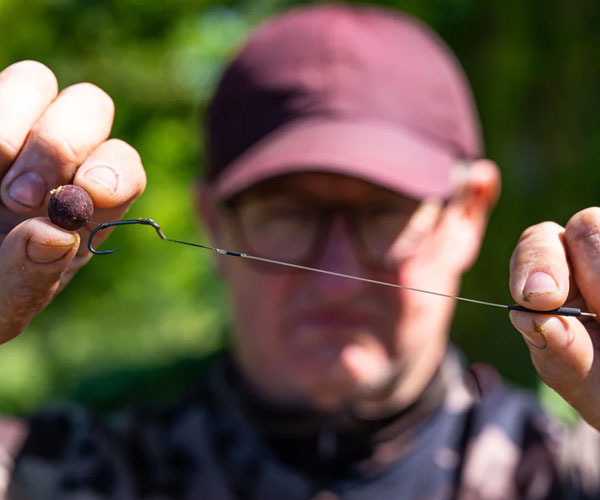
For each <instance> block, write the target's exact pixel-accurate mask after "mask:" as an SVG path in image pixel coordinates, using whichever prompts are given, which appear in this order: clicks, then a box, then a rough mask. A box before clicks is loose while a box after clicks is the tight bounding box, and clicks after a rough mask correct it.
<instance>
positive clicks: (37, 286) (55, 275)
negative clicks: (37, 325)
mask: <svg viewBox="0 0 600 500" xmlns="http://www.w3.org/2000/svg"><path fill="white" fill-rule="evenodd" d="M78 247H79V235H78V234H77V233H74V232H70V231H65V230H63V229H60V228H57V227H56V226H54V225H53V224H51V223H50V221H49V220H48V219H46V218H42V217H39V218H34V219H28V220H26V221H25V222H22V223H21V224H19V225H18V226H16V227H15V228H14V229H13V230H12V231H10V233H8V235H7V236H6V238H5V239H4V241H3V242H2V245H1V246H0V282H1V283H2V287H1V289H0V343H3V342H7V341H8V340H10V339H12V338H13V337H16V336H17V335H18V334H19V333H21V332H22V331H23V330H24V329H25V328H26V327H27V325H28V324H29V322H30V321H31V320H32V318H33V317H34V316H35V315H36V314H37V313H39V312H40V311H41V310H42V309H43V308H44V307H45V306H46V305H47V304H48V302H50V300H51V299H52V297H53V296H54V295H55V293H56V291H57V289H58V287H59V284H60V277H61V275H62V274H63V272H64V271H65V270H66V269H67V266H68V265H69V263H70V262H71V260H72V259H73V257H74V256H75V254H76V252H77V249H78Z"/></svg>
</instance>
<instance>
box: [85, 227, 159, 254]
mask: <svg viewBox="0 0 600 500" xmlns="http://www.w3.org/2000/svg"><path fill="white" fill-rule="evenodd" d="M129 224H141V225H143V226H152V227H153V228H154V229H155V230H156V233H157V234H158V236H160V238H161V239H162V240H166V239H167V237H166V236H165V235H164V233H163V232H162V230H161V229H160V225H159V224H158V222H156V221H155V220H154V219H148V218H141V219H127V220H118V221H113V222H104V223H102V224H100V225H99V226H98V227H96V228H95V229H94V230H93V231H92V232H91V233H90V236H89V238H88V245H87V246H88V250H89V251H90V252H92V253H93V254H94V255H109V254H111V253H115V252H118V249H116V250H96V249H95V248H94V247H93V246H92V239H93V238H94V236H95V235H96V233H97V232H98V231H102V230H103V229H106V228H109V227H113V226H125V225H129Z"/></svg>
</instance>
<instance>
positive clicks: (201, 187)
mask: <svg viewBox="0 0 600 500" xmlns="http://www.w3.org/2000/svg"><path fill="white" fill-rule="evenodd" d="M195 198H196V213H197V215H198V217H199V218H200V220H201V221H202V222H203V224H204V227H205V228H206V231H207V233H208V236H209V237H210V239H211V241H212V242H213V244H218V242H219V241H220V239H221V238H220V235H221V224H220V221H219V214H218V208H217V200H216V198H215V196H214V193H213V191H212V189H211V186H210V184H208V183H206V182H205V181H204V180H198V182H197V183H196V186H195Z"/></svg>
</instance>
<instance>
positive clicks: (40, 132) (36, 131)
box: [31, 123, 83, 164]
mask: <svg viewBox="0 0 600 500" xmlns="http://www.w3.org/2000/svg"><path fill="white" fill-rule="evenodd" d="M31 135H32V136H34V137H35V138H36V140H37V142H38V143H39V144H42V145H43V146H42V147H43V148H44V149H46V150H47V152H48V153H49V154H50V155H51V157H52V158H54V159H56V160H57V161H58V162H59V163H61V164H62V163H66V164H77V163H79V162H80V161H81V160H82V159H83V158H82V157H81V154H82V153H81V152H80V151H78V148H76V147H75V146H74V145H73V144H72V143H71V142H70V141H69V140H68V139H67V138H66V137H59V136H58V135H57V134H56V133H54V132H53V131H52V130H50V129H48V128H47V127H44V126H42V124H40V123H36V124H35V125H34V126H33V127H32V129H31Z"/></svg>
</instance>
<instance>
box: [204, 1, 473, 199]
mask: <svg viewBox="0 0 600 500" xmlns="http://www.w3.org/2000/svg"><path fill="white" fill-rule="evenodd" d="M207 116H208V123H207V127H206V130H207V164H206V178H207V180H208V182H210V183H211V184H212V188H213V189H214V191H215V193H216V196H217V197H218V198H227V197H230V196H232V195H234V194H236V193H239V192H240V191H242V190H244V189H246V188H248V187H250V186H252V185H254V184H256V183H258V182H261V181H263V180H266V179H270V178H273V177H277V176H281V175H285V174H291V173H295V172H332V173H339V174H344V175H349V176H352V177H356V178H359V179H363V180H367V181H369V182H372V183H374V184H377V185H380V186H383V187H386V188H389V189H392V190H394V191H398V192H401V193H404V194H407V195H410V196H414V197H418V198H421V197H427V196H438V197H447V196H448V195H450V194H451V192H452V189H453V175H452V172H453V171H454V167H456V166H457V165H458V164H460V163H461V162H464V161H465V160H468V159H472V158H476V157H480V156H481V155H482V144H481V133H480V125H479V120H478V117H477V113H476V110H475V106H474V102H473V97H472V94H471V91H470V88H469V85H468V83H467V80H466V78H465V75H464V73H463V71H462V69H461V67H460V65H459V63H458V62H457V59H456V58H455V56H454V55H453V53H452V52H451V51H450V49H449V48H448V47H447V46H446V45H445V44H444V42H442V41H441V39H440V38H439V37H438V36H437V35H436V34H435V33H433V32H432V31H431V30H430V29H429V28H427V27H426V26H425V25H423V24H422V23H421V22H419V21H417V20H415V19H414V18H412V17H410V16H407V15H401V14H398V13H397V12H393V11H388V10H384V9H380V8H373V7H365V6H362V7H357V6H352V7H351V6H345V5H337V4H336V5H327V4H326V5H323V4H321V5H318V6H309V7H302V8H295V9H292V10H290V11H288V12H287V13H285V14H283V15H280V16H278V17H276V18H274V19H272V20H270V21H268V22H267V23H266V24H264V25H262V26H261V27H259V29H257V30H256V31H255V32H254V34H253V35H252V36H251V38H250V39H249V40H248V41H247V42H246V44H245V45H244V47H243V48H242V49H241V51H240V52H239V53H238V55H237V56H236V57H235V58H234V59H233V61H232V62H231V63H230V64H229V65H228V66H227V68H226V69H225V72H224V74H223V76H222V78H221V81H220V83H219V85H218V87H217V90H216V93H215V95H214V97H213V99H212V101H211V103H210V105H209V109H208V114H207Z"/></svg>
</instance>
